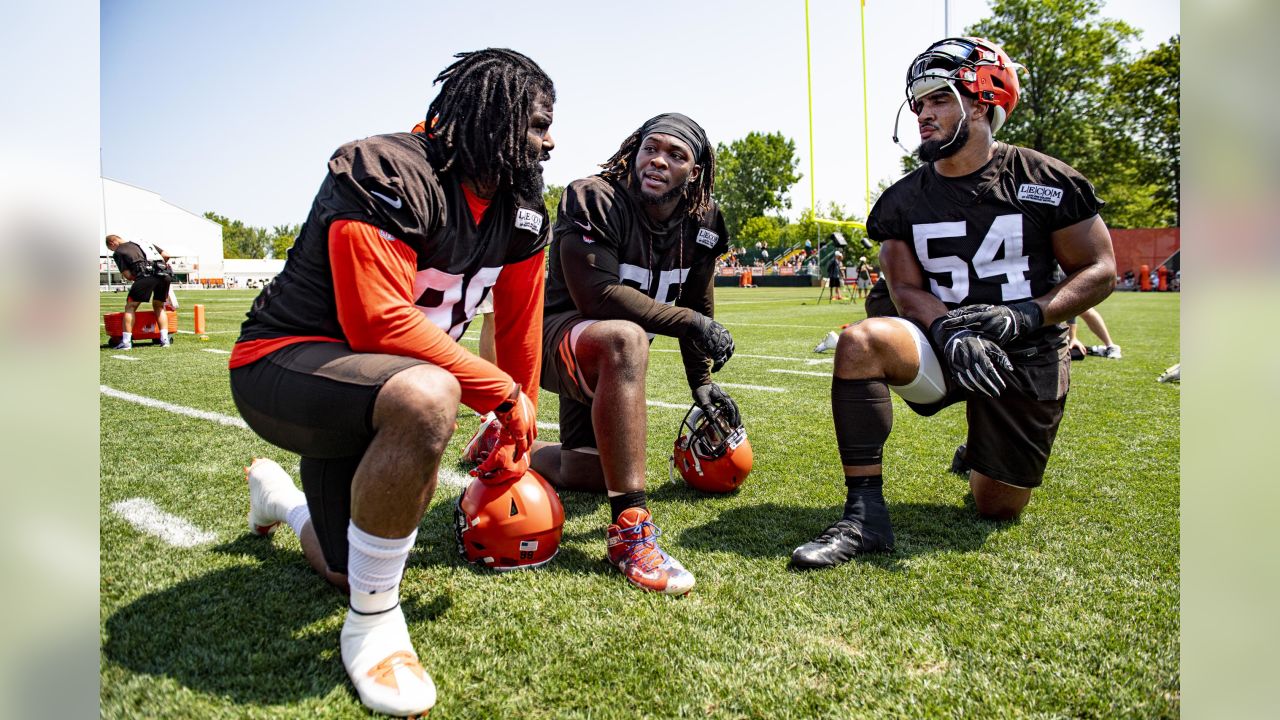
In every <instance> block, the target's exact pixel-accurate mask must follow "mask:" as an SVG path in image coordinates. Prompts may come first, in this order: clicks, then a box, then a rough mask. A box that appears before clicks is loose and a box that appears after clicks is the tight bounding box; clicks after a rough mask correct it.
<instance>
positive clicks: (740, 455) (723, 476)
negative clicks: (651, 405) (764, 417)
mask: <svg viewBox="0 0 1280 720" xmlns="http://www.w3.org/2000/svg"><path fill="white" fill-rule="evenodd" d="M753 460H754V458H753V455H752V453H751V443H750V442H748V441H747V429H746V428H745V427H743V426H742V425H739V426H738V427H736V428H730V427H728V426H727V425H725V423H724V421H723V420H722V419H720V418H718V417H710V416H708V415H707V414H706V413H704V412H703V411H702V408H700V407H698V406H696V405H695V406H693V408H691V409H690V410H689V412H688V413H686V414H685V416H684V420H683V421H682V422H681V423H680V437H678V438H677V439H676V444H675V449H674V452H673V453H672V456H671V464H672V465H673V466H674V467H675V469H676V470H678V471H679V472H680V477H682V478H684V481H685V482H686V483H688V484H689V487H692V488H694V489H696V490H701V491H702V492H708V493H727V492H733V491H734V490H736V489H738V486H739V485H741V484H742V481H743V480H746V479H747V475H748V474H750V473H751V465H752V462H753Z"/></svg>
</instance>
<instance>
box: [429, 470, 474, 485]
mask: <svg viewBox="0 0 1280 720" xmlns="http://www.w3.org/2000/svg"><path fill="white" fill-rule="evenodd" d="M436 477H438V478H439V479H440V484H441V485H447V486H449V487H456V488H464V487H466V486H467V485H469V484H470V483H471V476H470V475H468V474H466V473H462V472H458V471H457V470H450V469H449V468H444V467H442V468H440V473H439V474H438V475H437V476H436Z"/></svg>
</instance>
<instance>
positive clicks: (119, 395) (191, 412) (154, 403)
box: [98, 385, 249, 430]
mask: <svg viewBox="0 0 1280 720" xmlns="http://www.w3.org/2000/svg"><path fill="white" fill-rule="evenodd" d="M98 389H99V390H100V391H101V392H102V394H103V395H106V396H107V397H113V398H116V399H117V400H124V401H125V402H131V403H137V404H139V405H146V406H147V407H153V408H159V409H160V410H168V411H169V412H171V413H175V414H178V415H186V416H187V417H193V418H199V419H201V420H209V421H211V422H216V423H219V424H221V425H230V426H231V427H238V428H245V429H246V430H247V429H248V428H249V426H248V425H246V424H245V421H244V420H241V419H240V418H237V417H231V416H230V415H222V414H219V413H215V412H209V411H207V410H196V409H195V408H189V407H183V406H181V405H174V404H173V403H167V402H164V401H163V400H156V399H154V398H149V397H143V396H141V395H134V394H133V393H127V392H124V391H122V390H116V389H115V388H111V387H107V386H106V385H99V386H98Z"/></svg>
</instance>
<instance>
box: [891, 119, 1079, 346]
mask: <svg viewBox="0 0 1280 720" xmlns="http://www.w3.org/2000/svg"><path fill="white" fill-rule="evenodd" d="M1102 205H1103V203H1102V201H1101V200H1100V199H1098V197H1097V195H1095V194H1094V190H1093V186H1092V185H1091V184H1089V181H1088V180H1086V179H1085V178H1084V176H1082V175H1081V174H1080V173H1078V172H1076V171H1075V170H1074V169H1072V168H1071V167H1070V166H1069V165H1067V164H1066V163H1064V162H1061V161H1060V160H1056V159H1054V158H1051V157H1049V156H1048V155H1044V154H1043V153H1039V152H1036V151H1035V150H1029V149H1027V148H1022V147H1017V146H1014V145H1007V144H1005V143H997V145H996V149H995V152H994V154H993V156H992V158H991V160H990V161H988V162H987V164H986V165H984V166H983V167H982V168H981V169H979V170H977V171H975V172H973V173H970V174H969V175H965V176H963V177H955V178H952V177H944V176H942V175H939V174H938V173H937V172H935V171H934V169H933V164H932V163H929V164H926V165H924V166H923V167H920V168H918V169H916V170H915V171H914V172H912V173H911V174H909V175H907V176H906V177H904V178H903V179H901V180H899V181H898V182H896V183H894V184H893V186H892V187H890V188H889V189H888V190H886V191H885V192H884V194H883V195H881V196H880V199H879V200H878V201H876V204H875V207H873V208H872V209H871V215H870V216H869V217H868V218H867V235H868V236H869V237H870V238H871V239H872V240H879V241H884V240H901V241H903V242H904V243H905V244H906V245H907V247H908V248H910V250H911V254H912V255H913V256H914V257H915V259H916V261H917V262H919V263H920V266H921V268H922V270H923V272H924V277H925V279H926V281H927V282H928V289H929V291H930V292H932V293H933V294H934V295H935V296H936V297H937V298H938V299H939V300H941V301H942V302H943V304H945V305H946V306H947V308H948V309H954V308H957V307H960V306H963V305H974V304H978V303H988V304H991V305H1008V304H1011V303H1015V302H1018V301H1021V300H1028V299H1030V298H1034V297H1039V296H1041V295H1044V294H1045V293H1047V292H1048V291H1049V289H1050V288H1052V287H1053V286H1054V285H1055V284H1056V281H1055V278H1054V268H1055V267H1056V266H1057V262H1058V261H1057V258H1056V257H1054V254H1053V241H1052V233H1053V232H1055V231H1057V230H1061V229H1062V228H1065V227H1067V226H1069V225H1074V224H1075V223H1078V222H1080V221H1082V220H1087V219H1088V218H1091V217H1093V216H1094V215H1097V214H1098V210H1099V208H1101V207H1102ZM1066 341H1067V326H1066V324H1065V323H1059V324H1057V325H1051V326H1048V327H1045V328H1042V329H1040V330H1038V331H1036V332H1034V333H1032V334H1031V335H1030V336H1028V337H1027V338H1024V339H1021V340H1019V341H1018V343H1017V344H1016V346H1010V347H1009V348H1006V349H1007V350H1008V351H1009V353H1010V357H1011V358H1013V359H1015V360H1016V359H1017V357H1016V356H1015V354H1016V353H1018V352H1019V351H1023V352H1028V353H1029V352H1031V350H1032V348H1034V349H1035V351H1036V352H1035V355H1037V356H1040V357H1043V358H1045V359H1048V358H1047V357H1046V356H1054V357H1056V355H1057V349H1058V348H1061V347H1062V346H1064V345H1065V344H1066Z"/></svg>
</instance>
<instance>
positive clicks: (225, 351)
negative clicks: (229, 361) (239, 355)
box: [200, 348, 231, 355]
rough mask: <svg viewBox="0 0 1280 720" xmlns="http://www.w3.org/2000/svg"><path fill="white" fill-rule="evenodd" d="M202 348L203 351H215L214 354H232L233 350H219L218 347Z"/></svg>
mask: <svg viewBox="0 0 1280 720" xmlns="http://www.w3.org/2000/svg"><path fill="white" fill-rule="evenodd" d="M200 349H201V350H203V351H205V352H208V353H214V354H216V355H230V354H231V351H230V350H218V349H215V348H200Z"/></svg>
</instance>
